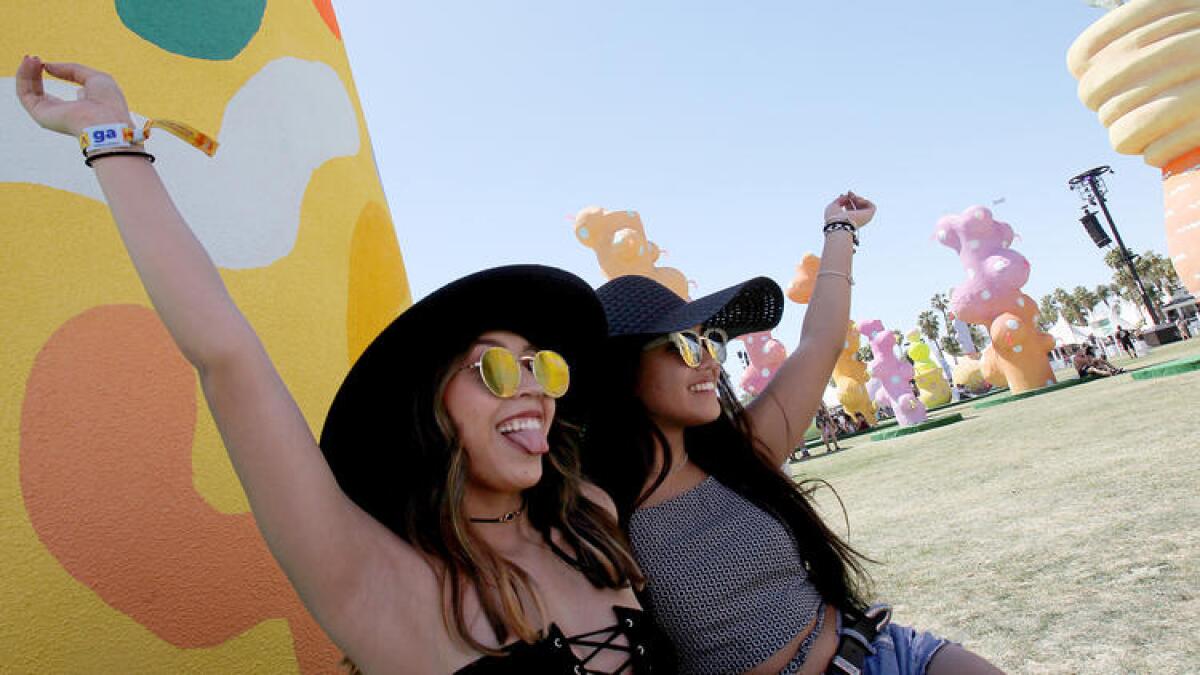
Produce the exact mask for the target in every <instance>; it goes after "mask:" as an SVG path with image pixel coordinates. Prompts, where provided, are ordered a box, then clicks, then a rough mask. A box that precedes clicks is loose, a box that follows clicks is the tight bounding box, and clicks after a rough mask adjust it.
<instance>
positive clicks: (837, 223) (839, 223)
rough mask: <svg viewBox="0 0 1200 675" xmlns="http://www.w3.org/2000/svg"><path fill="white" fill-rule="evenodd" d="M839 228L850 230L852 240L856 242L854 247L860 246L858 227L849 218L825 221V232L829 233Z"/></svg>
mask: <svg viewBox="0 0 1200 675" xmlns="http://www.w3.org/2000/svg"><path fill="white" fill-rule="evenodd" d="M837 230H845V231H846V232H849V233H850V240H851V241H853V242H854V247H855V248H858V228H857V227H855V226H854V223H852V222H850V221H848V220H833V221H830V222H828V223H825V229H824V231H825V234H829V233H830V232H835V231H837Z"/></svg>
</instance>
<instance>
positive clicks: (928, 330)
mask: <svg viewBox="0 0 1200 675" xmlns="http://www.w3.org/2000/svg"><path fill="white" fill-rule="evenodd" d="M917 328H919V329H920V330H921V335H924V336H925V339H927V340H929V341H930V342H937V339H938V335H939V334H940V333H941V326H939V325H938V321H937V314H935V313H933V312H932V311H930V310H928V309H927V310H925V311H924V312H921V314H920V315H919V316H917Z"/></svg>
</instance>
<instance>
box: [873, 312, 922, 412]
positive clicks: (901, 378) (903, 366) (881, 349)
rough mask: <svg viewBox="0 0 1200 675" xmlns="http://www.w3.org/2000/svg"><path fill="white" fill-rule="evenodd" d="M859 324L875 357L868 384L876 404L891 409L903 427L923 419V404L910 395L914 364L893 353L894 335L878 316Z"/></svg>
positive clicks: (894, 345)
mask: <svg viewBox="0 0 1200 675" xmlns="http://www.w3.org/2000/svg"><path fill="white" fill-rule="evenodd" d="M858 327H859V330H861V331H862V334H863V335H866V336H867V341H868V342H869V343H870V345H871V353H872V354H873V355H874V357H875V358H873V359H872V360H871V378H872V379H871V381H872V382H874V383H876V384H875V385H874V386H871V384H870V383H868V385H867V386H868V389H869V390H870V391H871V395H872V396H873V397H874V399H875V403H876V404H877V405H880V406H887V407H889V408H891V409H892V412H893V413H895V414H896V422H897V423H898V424H899V425H900V426H902V427H907V426H911V425H913V424H920V423H921V422H924V421H925V420H926V417H927V416H926V414H925V404H924V403H921V399H919V398H917V397H916V396H913V388H912V379H913V367H912V364H910V363H909V362H908V361H905V360H903V359H900V358H898V357H897V356H896V336H895V335H894V334H893V333H892V331H890V330H887V329H886V328H884V327H883V322H882V321H880V320H879V319H871V320H870V321H863V322H860V323H859V324H858Z"/></svg>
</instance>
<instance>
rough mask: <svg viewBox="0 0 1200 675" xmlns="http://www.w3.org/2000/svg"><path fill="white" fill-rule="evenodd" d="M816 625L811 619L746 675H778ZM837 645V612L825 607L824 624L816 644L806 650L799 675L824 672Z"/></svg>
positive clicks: (815, 621) (812, 674)
mask: <svg viewBox="0 0 1200 675" xmlns="http://www.w3.org/2000/svg"><path fill="white" fill-rule="evenodd" d="M816 625H817V620H816V619H813V620H812V623H810V624H808V625H807V626H805V627H804V630H802V631H800V633H799V634H798V635H796V637H795V638H793V639H792V641H791V642H789V643H787V644H786V645H784V647H783V648H782V649H780V650H779V651H777V652H775V655H774V656H772V657H771V658H769V659H767V660H766V661H763V662H762V663H760V664H758V665H757V666H755V667H753V668H751V669H750V670H748V671H746V675H778V673H779V671H781V670H783V668H784V666H786V665H787V664H788V663H789V662H791V660H792V658H793V657H794V656H796V650H798V649H800V644H801V643H802V642H804V640H805V638H807V637H808V634H809V633H811V632H812V631H813V628H814V627H816ZM837 645H838V636H837V610H836V609H834V608H833V607H830V606H828V605H826V606H825V623H824V625H823V626H821V634H820V635H818V636H817V640H816V642H814V643H813V645H812V648H811V649H809V650H808V658H807V659H805V660H804V667H802V668H801V669H800V675H820V674H821V673H823V672H825V669H826V667H828V666H829V662H830V661H832V660H833V655H834V653H836V652H837Z"/></svg>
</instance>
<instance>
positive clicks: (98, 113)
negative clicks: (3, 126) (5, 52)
mask: <svg viewBox="0 0 1200 675" xmlns="http://www.w3.org/2000/svg"><path fill="white" fill-rule="evenodd" d="M43 71H45V72H47V73H50V74H51V75H53V76H54V77H57V78H59V79H62V80H66V81H68V82H74V83H76V84H79V85H82V86H81V87H80V89H79V92H78V95H77V98H76V100H74V101H64V100H63V99H60V98H58V97H57V96H51V95H49V94H47V93H46V90H45V88H44V87H43V86H42V72H43ZM16 82H17V98H18V99H20V101H21V105H22V106H24V107H25V112H27V113H29V116H30V117H32V118H33V121H35V122H37V123H38V124H39V125H41V126H42V127H43V128H46V129H49V130H51V131H57V132H59V133H62V134H68V135H71V136H78V135H79V134H80V132H82V131H83V130H84V129H85V128H87V127H90V126H95V125H98V124H129V125H131V126H132V120H131V118H130V116H129V106H128V105H126V103H125V96H124V95H123V94H122V93H121V88H120V87H118V86H117V83H116V81H115V80H113V79H112V77H110V76H109V75H108V74H106V73H102V72H100V71H98V70H93V69H91V68H88V67H87V66H83V65H80V64H78V63H44V62H43V61H42V60H41V59H39V58H38V57H36V56H26V57H25V58H23V59H22V60H21V65H20V66H19V67H18V68H17V77H16Z"/></svg>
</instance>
